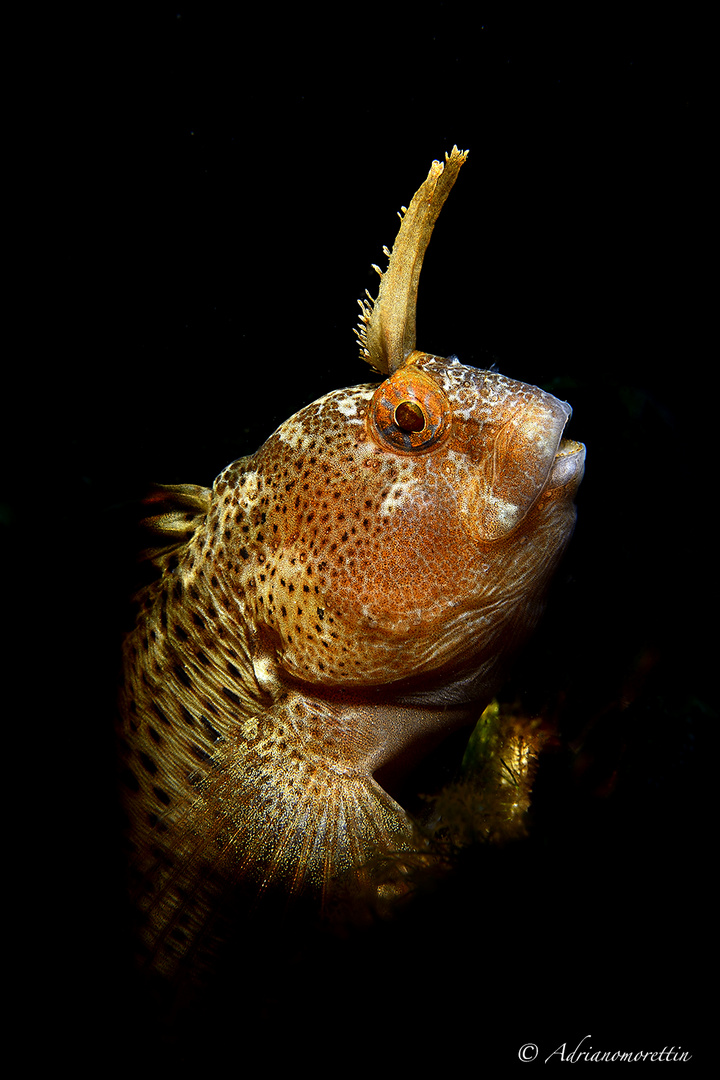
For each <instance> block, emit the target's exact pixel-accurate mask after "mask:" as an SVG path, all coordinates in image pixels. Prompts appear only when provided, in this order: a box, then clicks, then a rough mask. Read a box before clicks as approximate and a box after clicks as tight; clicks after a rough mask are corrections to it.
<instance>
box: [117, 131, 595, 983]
mask: <svg viewBox="0 0 720 1080" xmlns="http://www.w3.org/2000/svg"><path fill="white" fill-rule="evenodd" d="M454 153H456V152H454ZM452 160H454V159H452ZM463 160H464V158H463ZM460 163H462V162H460ZM441 172H442V169H441ZM431 176H432V171H431ZM429 179H430V178H429ZM424 187H425V185H424ZM422 191H423V189H421V192H422ZM418 195H420V193H418ZM443 197H444V196H443ZM416 199H417V196H416ZM414 203H415V200H414V201H413V204H411V211H410V213H412V209H413V205H414ZM436 216H437V212H435V217H436ZM433 222H434V218H433ZM430 227H432V223H431V226H430ZM401 237H402V229H401V234H400V238H401ZM400 238H399V239H400ZM396 250H398V245H397V244H396ZM399 253H400V255H402V254H403V249H402V247H400V249H399ZM394 258H395V252H394V253H393V259H394ZM393 259H391V267H390V269H392V263H393ZM416 284H417V275H415V280H414V285H413V286H412V289H415V288H416ZM381 302H382V289H381V295H380V296H379V297H378V301H377V302H376V304H377V305H378V306H380V307H381V310H380V315H381V316H382V315H383V313H386V312H387V311H388V306H387V303H385V304H384V306H383V305H382V303H381ZM413 303H414V292H413ZM363 311H364V319H363V321H364V323H365V324H366V326H367V327H368V330H367V335H366V334H365V331H364V330H363V332H362V335H361V336H362V338H363V342H364V344H365V345H366V346H367V349H366V351H367V352H369V354H370V359H371V360H372V361H373V362H374V363H375V366H376V367H381V368H384V371H385V372H386V373H387V375H388V377H387V378H386V379H385V380H384V381H383V382H381V383H380V384H379V385H378V384H377V383H372V384H363V385H360V386H355V387H352V388H350V389H345V390H337V391H333V392H332V393H330V394H327V395H326V396H325V397H323V398H321V399H320V400H319V401H316V402H314V403H313V404H311V405H308V406H307V407H306V408H304V409H302V410H301V411H300V412H299V413H297V414H296V415H295V416H294V417H292V418H291V419H289V420H287V421H286V422H285V423H284V424H282V425H281V426H280V427H279V428H278V430H277V431H276V432H275V433H274V435H272V436H271V437H270V439H268V441H267V442H266V443H265V445H264V446H262V447H261V448H260V449H259V450H258V451H257V453H256V454H254V455H252V456H250V457H245V458H241V459H239V460H238V461H236V462H234V463H233V464H232V465H230V466H228V468H226V469H225V470H224V471H223V472H222V473H221V474H220V476H219V477H218V478H217V480H216V481H215V484H214V487H213V489H212V491H208V490H205V489H201V488H190V487H188V488H181V489H176V491H175V495H176V497H177V499H178V500H179V502H180V504H181V507H180V509H179V510H177V511H176V512H174V513H169V514H167V515H165V517H163V518H161V519H160V520H158V522H157V524H158V526H159V527H160V528H161V529H164V531H165V532H166V533H167V534H168V535H170V534H171V533H173V532H175V533H176V535H177V537H178V538H179V540H180V541H181V542H179V543H178V544H177V549H176V551H175V552H174V553H170V554H164V555H163V554H160V555H158V558H157V561H158V563H159V564H160V565H161V566H162V567H163V576H162V578H161V580H160V581H159V582H157V583H156V584H155V585H153V586H151V587H150V588H149V589H148V590H147V593H146V595H145V597H144V602H143V612H142V614H141V616H140V618H139V620H138V623H137V626H136V628H135V630H134V631H133V632H132V633H131V634H130V636H129V637H128V639H127V642H126V645H125V671H126V679H125V687H124V691H123V698H122V713H123V737H124V742H125V745H126V778H127V786H128V789H129V795H128V799H127V805H128V812H129V815H130V819H131V830H130V835H131V841H132V843H133V847H134V856H133V860H134V869H135V873H136V875H137V890H138V894H139V895H138V904H139V907H140V908H141V910H142V911H143V913H144V919H145V929H144V940H145V947H146V949H147V951H148V955H150V956H152V957H153V958H154V962H155V963H156V965H157V966H158V967H159V968H160V969H161V970H166V971H172V970H173V969H174V967H175V966H176V965H177V963H179V962H180V960H181V959H182V957H183V956H184V955H186V954H187V952H188V950H191V949H192V948H193V945H194V943H195V942H196V941H197V940H198V939H199V938H200V937H201V936H202V934H203V932H204V931H205V930H206V928H207V925H208V923H209V921H211V920H212V918H213V917H214V912H215V911H216V909H217V907H218V904H219V898H220V897H221V896H223V895H227V893H228V892H229V891H230V892H231V891H232V889H233V888H234V887H235V886H244V885H248V884H251V885H252V887H253V888H255V889H260V890H262V889H266V888H268V887H270V886H274V887H278V888H280V889H282V890H283V891H285V892H288V893H295V892H301V891H310V892H313V891H316V892H318V893H319V894H325V895H327V893H328V891H329V890H331V888H332V885H333V883H334V882H338V881H342V882H344V883H345V884H347V883H348V882H350V883H352V882H353V881H355V882H357V883H358V884H359V885H360V884H364V885H368V884H369V885H370V886H371V887H372V888H374V889H380V890H382V889H383V888H384V887H385V886H387V884H388V881H387V880H383V878H382V875H378V873H377V872H376V870H375V869H373V867H374V865H375V864H376V863H377V860H378V856H382V854H383V853H388V852H395V853H397V852H399V851H402V850H404V849H411V848H412V847H413V845H414V844H415V843H416V838H415V837H414V833H413V825H412V822H411V820H410V818H409V817H408V815H407V814H406V813H405V811H404V810H403V809H402V807H401V806H400V805H399V804H398V803H397V802H396V801H395V799H394V798H393V797H392V795H391V794H389V793H388V791H387V790H386V788H385V787H383V786H382V784H381V783H380V782H379V780H382V781H383V782H384V783H386V782H387V780H388V779H390V778H394V780H396V779H397V778H398V777H399V776H402V774H403V773H404V772H406V771H407V770H408V769H409V768H410V767H412V766H413V765H414V764H415V763H416V761H417V760H418V759H420V758H421V757H422V756H423V755H424V754H426V753H427V752H428V751H429V750H431V749H432V748H433V747H435V746H437V745H438V744H439V743H440V742H441V741H442V740H443V739H445V738H446V737H447V735H448V734H449V733H450V732H452V731H453V730H455V729H457V728H460V727H463V726H466V725H468V724H472V723H474V722H475V721H476V720H477V718H478V717H479V715H480V713H481V712H482V709H483V708H484V706H485V705H486V704H487V702H488V700H489V698H490V695H491V693H492V690H493V687H494V686H495V685H496V684H497V681H498V678H499V675H500V673H501V671H502V667H503V664H504V662H505V660H506V658H507V656H508V654H509V653H511V652H512V651H513V650H514V649H515V648H516V646H517V645H518V644H519V643H520V642H521V641H522V640H523V639H524V637H525V636H526V635H527V634H528V633H529V632H530V631H531V630H532V628H533V626H534V625H535V623H536V621H537V618H538V616H539V613H540V611H541V608H542V601H543V596H544V593H545V589H546V586H547V583H548V581H549V579H550V576H551V575H552V572H553V569H554V568H555V566H556V564H557V561H558V559H559V557H560V555H561V553H562V551H563V549H564V547H565V545H566V543H567V541H568V539H569V537H570V535H571V533H572V529H573V525H574V520H575V511H574V507H573V504H572V498H573V494H574V492H575V490H576V489H577V486H578V484H579V482H580V479H581V476H582V462H583V457H584V450H583V448H582V446H580V444H578V443H574V442H570V441H564V440H563V439H562V434H563V429H564V427H565V424H566V422H567V420H568V418H569V416H570V408H569V406H567V405H566V404H564V403H562V402H559V401H558V400H556V399H555V398H553V397H552V396H550V395H549V394H546V393H544V392H543V391H542V390H539V389H537V388H535V387H531V386H527V385H524V384H522V383H518V382H514V381H512V380H510V379H507V378H505V377H503V376H502V375H499V374H497V373H495V372H490V371H480V370H477V369H475V368H470V367H466V366H464V365H462V364H460V363H459V362H458V361H457V360H454V359H453V360H446V359H443V358H440V357H436V356H432V355H430V354H427V353H422V352H418V351H416V350H415V349H414V347H412V346H413V345H414V338H413V336H412V335H410V338H408V336H407V330H406V328H407V322H408V314H407V311H406V310H403V313H402V316H399V317H398V318H397V319H396V320H395V322H396V323H398V322H399V323H402V326H401V329H402V331H403V334H404V335H405V336H404V338H403V343H402V344H401V345H400V346H398V348H399V350H400V355H399V357H398V356H397V349H396V350H395V353H396V355H395V359H393V348H394V347H393V345H392V341H391V338H392V334H393V325H392V318H389V319H388V322H389V323H390V324H391V326H390V332H389V333H385V331H384V330H383V333H384V335H385V336H384V340H385V341H386V342H387V341H389V342H390V345H389V346H388V348H387V349H385V346H384V345H381V346H377V345H373V343H372V333H373V330H376V329H377V327H376V326H373V313H372V309H370V308H369V307H367V306H365V307H364V309H363ZM391 315H392V313H391ZM413 321H414V308H413ZM395 329H397V327H395ZM396 337H397V335H396ZM408 342H409V345H408ZM378 358H379V361H378ZM391 884H392V883H391Z"/></svg>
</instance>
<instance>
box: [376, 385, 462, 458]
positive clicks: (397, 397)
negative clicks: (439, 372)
mask: <svg viewBox="0 0 720 1080" xmlns="http://www.w3.org/2000/svg"><path fill="white" fill-rule="evenodd" d="M370 417H371V428H372V429H373V433H374V435H375V437H376V439H377V440H378V441H379V442H382V443H385V444H387V445H389V446H391V447H392V448H393V449H395V450H404V451H406V452H410V453H413V452H416V451H418V450H428V449H430V448H431V447H433V446H436V445H437V443H438V442H439V441H440V440H441V439H443V438H444V437H445V436H446V435H447V434H448V433H449V432H450V428H451V425H452V409H451V408H450V402H449V401H448V399H447V398H446V396H445V394H444V393H443V391H442V390H441V389H440V387H439V386H438V384H437V383H436V382H435V380H434V379H432V378H430V376H429V375H426V374H425V373H424V372H423V371H420V370H418V368H417V367H416V366H415V365H414V364H408V365H406V366H405V367H402V368H399V369H398V370H397V371H396V372H395V373H394V374H393V375H391V376H390V378H389V379H386V380H385V382H384V383H381V384H380V386H378V388H377V390H376V391H375V394H374V395H373V400H372V407H371V411H370Z"/></svg>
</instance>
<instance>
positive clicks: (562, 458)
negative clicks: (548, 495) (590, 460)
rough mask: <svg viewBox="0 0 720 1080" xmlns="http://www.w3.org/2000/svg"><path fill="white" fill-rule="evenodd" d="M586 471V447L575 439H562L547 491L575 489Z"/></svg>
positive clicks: (549, 477) (554, 460)
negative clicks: (571, 487)
mask: <svg viewBox="0 0 720 1080" xmlns="http://www.w3.org/2000/svg"><path fill="white" fill-rule="evenodd" d="M584 471H585V447H584V445H583V444H582V443H581V442H576V440H575V439H561V440H560V444H559V446H558V448H557V450H556V452H555V457H554V459H553V463H552V467H551V469H550V475H549V476H548V481H547V484H546V486H545V490H546V491H553V490H556V489H558V488H567V487H570V486H571V485H572V486H573V490H575V489H576V488H577V487H578V486H579V484H580V481H581V480H582V478H583V473H584Z"/></svg>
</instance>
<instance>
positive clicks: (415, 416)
mask: <svg viewBox="0 0 720 1080" xmlns="http://www.w3.org/2000/svg"><path fill="white" fill-rule="evenodd" d="M395 423H396V424H397V426H398V427H399V428H400V430H401V431H422V429H423V428H424V427H425V415H424V413H423V411H422V409H421V408H420V406H419V405H418V404H417V403H416V402H414V401H401V402H400V404H399V405H398V407H397V408H396V409H395Z"/></svg>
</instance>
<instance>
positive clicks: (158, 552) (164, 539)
mask: <svg viewBox="0 0 720 1080" xmlns="http://www.w3.org/2000/svg"><path fill="white" fill-rule="evenodd" d="M211 495H212V492H211V491H210V489H209V488H205V487H200V485H199V484H157V485H156V486H155V487H153V489H152V491H151V492H150V494H149V495H147V496H146V497H145V498H144V499H143V505H144V506H146V507H151V508H152V509H153V510H154V511H155V512H154V513H153V514H152V515H151V516H150V517H147V518H145V519H144V520H143V521H142V525H143V527H144V528H146V529H149V530H151V531H152V532H153V533H155V535H156V536H157V537H158V539H159V540H160V541H161V542H160V543H159V544H158V545H157V546H154V547H150V548H147V549H146V550H145V551H143V553H142V558H143V559H147V560H148V561H149V562H151V563H152V564H153V565H154V566H157V567H158V568H159V569H160V570H168V569H170V568H171V566H172V564H173V563H174V562H175V561H176V560H177V556H178V554H179V553H180V551H182V550H183V549H184V548H185V546H186V545H187V544H188V543H189V541H190V540H191V539H192V537H193V536H194V535H195V533H196V531H197V529H198V528H199V526H200V525H201V524H202V522H203V521H204V519H205V516H206V514H207V512H208V510H209V509H210V497H211Z"/></svg>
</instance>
